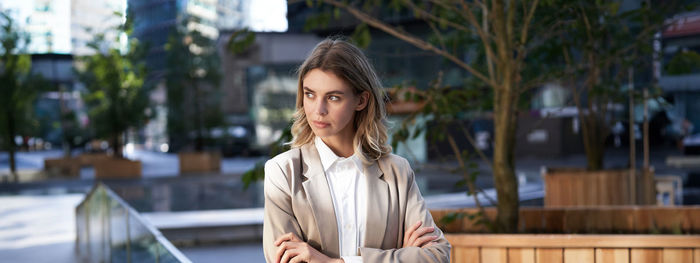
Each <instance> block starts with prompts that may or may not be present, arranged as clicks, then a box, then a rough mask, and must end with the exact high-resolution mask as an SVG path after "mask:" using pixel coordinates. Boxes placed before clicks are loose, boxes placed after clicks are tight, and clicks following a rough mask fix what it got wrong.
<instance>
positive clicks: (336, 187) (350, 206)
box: [314, 137, 367, 263]
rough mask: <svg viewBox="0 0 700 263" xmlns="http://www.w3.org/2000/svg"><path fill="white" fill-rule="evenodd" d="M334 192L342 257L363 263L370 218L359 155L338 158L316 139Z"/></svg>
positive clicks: (329, 184)
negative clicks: (362, 255) (366, 232)
mask: <svg viewBox="0 0 700 263" xmlns="http://www.w3.org/2000/svg"><path fill="white" fill-rule="evenodd" d="M314 144H315V145H316V150H318V155H319V156H320V157H321V164H322V165H323V171H324V172H325V173H326V178H327V180H328V187H329V188H330V190H331V198H332V199H333V208H334V209H335V215H336V221H337V224H338V239H339V240H338V241H339V243H338V244H339V245H340V256H341V258H343V260H345V262H346V263H351V262H362V257H360V256H359V255H358V254H359V248H360V247H362V246H363V245H364V234H365V222H366V217H367V216H366V214H367V203H366V202H367V184H366V183H365V177H364V165H363V164H362V161H361V160H360V158H359V157H357V155H356V154H353V155H352V156H350V157H347V158H345V157H339V156H337V155H336V154H335V153H334V152H333V150H331V149H330V148H329V147H328V146H327V145H326V144H325V143H324V142H323V140H321V138H319V137H316V138H315V139H314Z"/></svg>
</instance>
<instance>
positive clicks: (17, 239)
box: [0, 194, 84, 263]
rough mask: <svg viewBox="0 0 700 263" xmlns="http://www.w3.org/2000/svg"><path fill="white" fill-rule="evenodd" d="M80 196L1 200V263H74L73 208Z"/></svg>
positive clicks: (81, 197)
mask: <svg viewBox="0 0 700 263" xmlns="http://www.w3.org/2000/svg"><path fill="white" fill-rule="evenodd" d="M83 196H84V195H82V194H67V195H50V196H0V204H2V205H0V261H2V262H32V263H34V262H37V263H41V262H51V263H63V262H66V263H68V262H76V261H77V259H76V257H75V253H74V252H75V207H76V206H77V205H78V203H80V201H81V200H82V199H83Z"/></svg>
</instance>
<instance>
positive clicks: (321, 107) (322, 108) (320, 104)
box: [316, 101, 328, 116]
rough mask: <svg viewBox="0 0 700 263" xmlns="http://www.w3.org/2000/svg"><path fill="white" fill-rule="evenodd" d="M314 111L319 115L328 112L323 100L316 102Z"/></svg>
mask: <svg viewBox="0 0 700 263" xmlns="http://www.w3.org/2000/svg"><path fill="white" fill-rule="evenodd" d="M316 113H317V114H318V115H321V116H323V115H326V114H328V109H326V103H325V102H324V101H320V102H318V103H317V104H316Z"/></svg>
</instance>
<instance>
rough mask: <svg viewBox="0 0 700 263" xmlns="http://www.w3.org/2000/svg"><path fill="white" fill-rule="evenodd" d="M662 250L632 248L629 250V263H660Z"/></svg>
mask: <svg viewBox="0 0 700 263" xmlns="http://www.w3.org/2000/svg"><path fill="white" fill-rule="evenodd" d="M662 256H663V250H662V249H659V248H633V249H631V250H630V262H634V263H661V262H663V257H662Z"/></svg>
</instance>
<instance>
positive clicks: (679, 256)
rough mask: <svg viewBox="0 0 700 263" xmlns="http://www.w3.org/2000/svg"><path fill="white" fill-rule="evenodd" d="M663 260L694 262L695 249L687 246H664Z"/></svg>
mask: <svg viewBox="0 0 700 263" xmlns="http://www.w3.org/2000/svg"><path fill="white" fill-rule="evenodd" d="M663 255H664V256H663V258H664V261H663V262H693V250H692V249H685V248H664V250H663Z"/></svg>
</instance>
